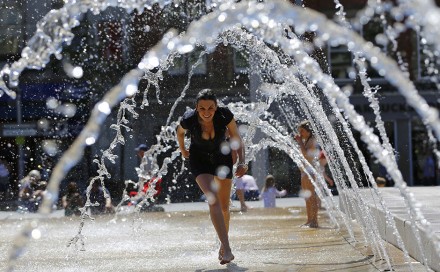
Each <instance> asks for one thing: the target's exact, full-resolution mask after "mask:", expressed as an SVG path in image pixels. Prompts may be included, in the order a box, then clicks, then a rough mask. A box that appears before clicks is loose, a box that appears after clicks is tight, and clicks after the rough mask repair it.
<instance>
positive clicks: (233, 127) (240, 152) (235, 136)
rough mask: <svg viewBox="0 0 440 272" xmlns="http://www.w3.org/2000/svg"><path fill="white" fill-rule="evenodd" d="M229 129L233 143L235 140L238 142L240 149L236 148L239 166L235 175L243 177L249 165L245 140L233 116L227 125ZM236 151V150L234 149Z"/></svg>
mask: <svg viewBox="0 0 440 272" xmlns="http://www.w3.org/2000/svg"><path fill="white" fill-rule="evenodd" d="M227 127H228V130H229V135H230V136H231V140H230V141H231V144H233V143H234V142H237V143H238V149H237V150H236V152H237V156H238V166H237V170H236V171H235V175H236V176H237V177H241V176H243V175H244V174H246V172H247V169H248V166H247V165H246V157H245V154H244V153H245V152H244V150H245V149H244V145H243V141H242V140H241V136H240V133H238V128H237V123H236V122H235V119H234V118H232V120H231V122H229V124H228V125H227ZM232 152H234V151H232Z"/></svg>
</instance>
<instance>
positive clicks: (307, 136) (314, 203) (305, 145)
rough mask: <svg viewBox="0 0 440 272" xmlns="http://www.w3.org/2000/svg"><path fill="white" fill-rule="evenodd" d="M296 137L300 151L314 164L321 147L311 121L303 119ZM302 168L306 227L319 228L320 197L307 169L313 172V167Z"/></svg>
mask: <svg viewBox="0 0 440 272" xmlns="http://www.w3.org/2000/svg"><path fill="white" fill-rule="evenodd" d="M294 139H295V140H296V142H297V143H298V145H299V148H300V151H301V153H302V154H303V156H304V158H305V159H306V160H307V161H308V162H309V164H310V165H314V163H313V162H314V160H315V159H316V160H317V159H318V158H319V147H318V143H317V141H316V138H315V136H314V135H313V131H312V127H311V124H310V122H309V121H303V122H301V123H300V124H299V126H298V134H296V135H295V136H294ZM308 167H310V166H306V168H305V169H301V189H302V191H303V193H304V195H305V201H306V212H307V222H306V223H305V224H304V225H303V226H304V227H310V228H317V227H318V210H319V198H318V195H317V194H316V191H315V187H314V186H313V183H312V181H311V180H310V179H309V176H308V175H307V173H306V171H307V172H308V173H309V174H311V173H313V169H310V168H308Z"/></svg>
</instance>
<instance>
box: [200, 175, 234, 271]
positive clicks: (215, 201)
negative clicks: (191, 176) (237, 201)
mask: <svg viewBox="0 0 440 272" xmlns="http://www.w3.org/2000/svg"><path fill="white" fill-rule="evenodd" d="M196 181H197V184H198V185H199V187H200V189H201V190H202V191H203V193H204V194H205V195H206V197H207V199H208V204H209V213H210V216H211V221H212V224H213V225H214V228H215V231H216V232H217V236H218V238H219V240H220V243H221V244H222V248H223V256H222V260H221V262H220V264H225V263H229V262H230V261H232V260H233V259H234V255H232V251H231V247H230V245H229V237H228V228H229V216H228V217H227V221H226V220H225V217H224V215H223V211H222V200H221V199H222V198H221V197H220V196H221V195H220V194H219V191H220V190H221V187H219V190H216V189H215V188H216V187H217V186H214V184H215V183H214V176H212V175H209V174H201V175H198V176H197V178H196ZM229 181H230V180H229ZM223 190H225V189H223ZM229 190H230V188H229ZM228 206H229V202H228ZM226 222H227V223H226Z"/></svg>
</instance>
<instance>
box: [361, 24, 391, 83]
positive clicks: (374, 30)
mask: <svg viewBox="0 0 440 272" xmlns="http://www.w3.org/2000/svg"><path fill="white" fill-rule="evenodd" d="M384 27H386V26H385V25H384V24H383V20H382V19H381V18H379V17H374V18H372V19H371V20H370V21H369V22H368V23H367V24H366V25H364V27H363V28H362V31H361V35H362V36H363V37H364V39H365V41H367V42H371V43H373V44H374V46H377V47H379V48H381V50H382V52H384V53H387V52H388V50H387V47H386V46H384V45H381V44H378V42H377V38H378V37H379V36H378V35H383V33H384V32H385V29H384ZM367 64H368V66H367V75H368V77H370V78H371V79H378V78H383V76H381V75H379V72H378V71H376V70H375V69H374V68H373V67H372V66H371V64H370V62H369V61H367Z"/></svg>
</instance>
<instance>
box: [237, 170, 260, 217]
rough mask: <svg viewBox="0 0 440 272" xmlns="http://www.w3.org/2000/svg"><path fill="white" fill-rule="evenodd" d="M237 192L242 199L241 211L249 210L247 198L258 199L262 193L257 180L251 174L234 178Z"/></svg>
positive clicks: (239, 198)
mask: <svg viewBox="0 0 440 272" xmlns="http://www.w3.org/2000/svg"><path fill="white" fill-rule="evenodd" d="M234 184H235V194H236V195H237V197H238V200H239V201H240V211H242V212H247V210H248V209H249V206H247V205H246V202H245V201H246V200H256V199H258V196H259V194H260V192H259V190H258V185H257V182H256V181H255V178H254V177H253V176H251V175H243V176H242V177H239V178H238V177H236V178H234Z"/></svg>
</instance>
